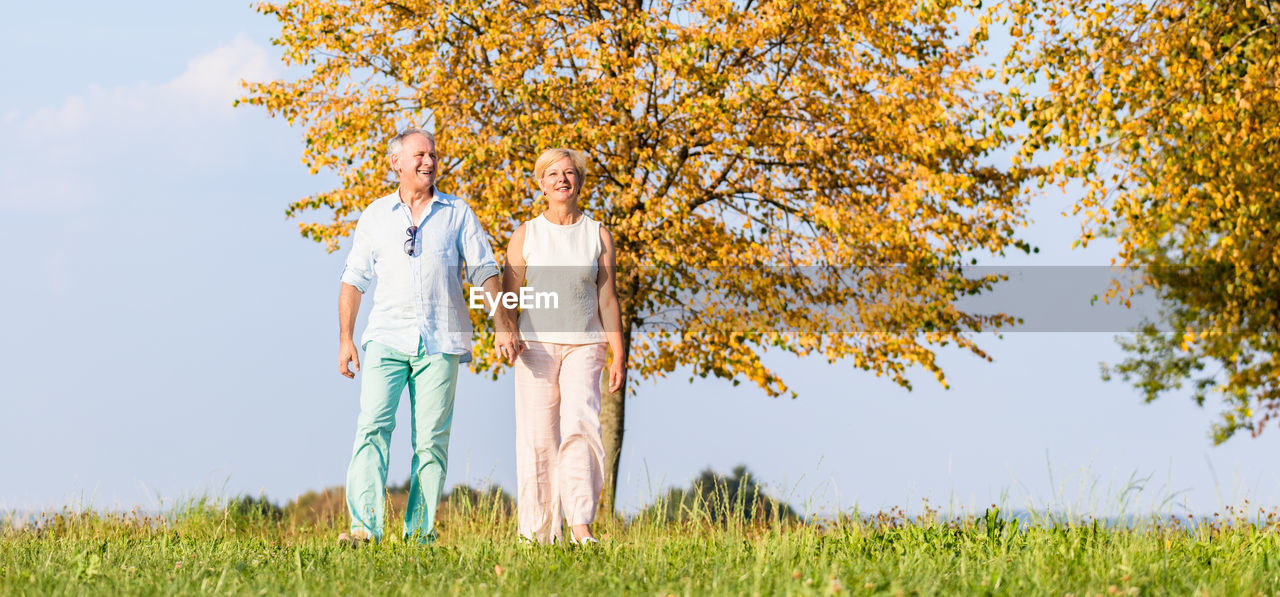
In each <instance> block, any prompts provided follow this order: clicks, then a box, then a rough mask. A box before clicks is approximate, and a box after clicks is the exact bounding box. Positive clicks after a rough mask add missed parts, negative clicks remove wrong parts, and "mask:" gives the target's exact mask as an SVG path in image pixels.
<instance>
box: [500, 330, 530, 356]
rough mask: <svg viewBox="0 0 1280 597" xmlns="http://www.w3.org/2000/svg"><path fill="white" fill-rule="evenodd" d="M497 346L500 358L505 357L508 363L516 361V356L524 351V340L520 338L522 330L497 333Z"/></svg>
mask: <svg viewBox="0 0 1280 597" xmlns="http://www.w3.org/2000/svg"><path fill="white" fill-rule="evenodd" d="M496 336H497V337H496V340H495V348H496V350H497V352H498V357H499V358H504V359H506V360H507V362H508V363H514V362H516V357H519V356H520V353H522V352H524V342H522V341H521V340H520V332H516V331H509V332H503V331H499V332H497V334H496Z"/></svg>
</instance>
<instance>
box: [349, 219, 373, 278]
mask: <svg viewBox="0 0 1280 597" xmlns="http://www.w3.org/2000/svg"><path fill="white" fill-rule="evenodd" d="M366 213H367V212H366ZM368 228H369V225H368V224H367V223H366V222H365V214H361V215H360V219H359V220H357V221H356V231H355V233H354V234H352V235H351V236H352V242H351V252H350V253H348V254H347V264H346V267H344V268H343V269H342V281H343V282H345V283H347V284H350V285H352V286H355V287H356V290H359V291H360V293H361V294H363V293H364V291H366V290H368V289H369V284H370V283H372V282H373V245H372V243H370V242H369V232H368Z"/></svg>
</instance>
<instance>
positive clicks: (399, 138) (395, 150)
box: [387, 126, 436, 156]
mask: <svg viewBox="0 0 1280 597" xmlns="http://www.w3.org/2000/svg"><path fill="white" fill-rule="evenodd" d="M410 135H422V136H423V137H426V138H427V140H428V141H430V142H431V144H432V145H435V144H436V136H435V135H433V134H431V131H428V130H426V129H420V128H417V127H412V126H411V127H409V128H407V129H404V130H403V131H400V132H399V133H396V136H394V137H392V138H391V142H390V143H387V155H389V156H392V155H397V154H399V153H400V146H401V145H402V144H403V143H404V140H405V138H406V137H408V136H410Z"/></svg>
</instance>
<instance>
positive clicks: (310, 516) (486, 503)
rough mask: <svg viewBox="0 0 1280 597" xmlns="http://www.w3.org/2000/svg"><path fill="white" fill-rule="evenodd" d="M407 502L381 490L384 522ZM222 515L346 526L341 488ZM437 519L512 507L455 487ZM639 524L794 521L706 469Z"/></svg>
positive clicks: (401, 490)
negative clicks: (385, 506)
mask: <svg viewBox="0 0 1280 597" xmlns="http://www.w3.org/2000/svg"><path fill="white" fill-rule="evenodd" d="M408 500H409V481H408V480H406V481H405V482H404V483H403V484H401V485H391V486H388V487H387V501H388V506H389V507H388V509H387V513H388V517H390V519H392V520H394V519H396V518H399V517H400V516H402V515H403V513H404V510H405V506H406V504H407V503H408ZM225 509H226V511H227V514H228V515H230V516H233V517H254V518H265V519H268V520H279V521H286V520H287V521H289V522H291V523H293V524H312V525H331V524H334V523H338V524H341V522H342V521H345V520H346V516H347V506H346V492H345V490H344V489H343V488H342V487H341V486H337V487H330V488H327V489H324V490H321V491H309V492H307V493H305V494H303V495H301V496H299V497H298V498H297V499H295V500H293V501H290V502H288V503H286V504H285V505H283V506H281V505H278V504H276V503H275V502H273V501H271V500H270V499H269V498H267V497H266V496H261V495H260V496H251V495H241V496H239V497H236V498H234V499H232V500H230V501H229V502H227V504H226V506H225ZM440 510H441V514H445V513H450V514H467V513H479V514H481V515H482V516H484V517H491V516H492V517H497V518H512V517H514V516H515V511H516V503H515V499H514V498H512V497H511V494H509V493H507V492H506V491H504V490H503V489H502V488H501V487H499V486H497V485H490V486H488V487H486V488H484V489H475V488H472V487H470V486H468V485H457V486H455V487H454V488H453V489H450V490H449V491H448V492H446V493H445V494H444V495H443V496H441V498H440ZM637 517H639V518H653V519H658V520H663V521H667V522H679V521H688V520H693V519H697V520H711V521H715V522H723V521H726V520H731V519H733V520H741V521H745V522H769V521H774V520H780V521H797V520H799V518H800V516H799V514H797V513H796V511H795V509H794V508H792V507H791V505H790V504H787V503H786V502H783V501H781V500H779V499H777V498H775V497H773V496H770V495H768V494H767V493H765V491H764V488H763V487H762V486H761V485H760V484H759V483H758V482H757V481H756V479H755V478H754V477H753V476H752V475H751V473H750V472H749V471H748V470H747V467H746V466H743V465H739V466H737V467H735V468H734V469H733V471H732V472H731V473H730V474H728V475H722V474H719V473H717V472H715V471H713V470H712V469H710V468H708V469H706V470H704V471H702V473H701V474H699V475H698V477H697V478H695V479H694V480H693V481H692V483H690V485H689V487H688V488H680V487H672V488H671V489H669V490H667V492H666V493H665V494H663V495H661V496H659V497H658V498H657V499H656V500H655V501H654V502H653V503H651V504H649V505H648V506H645V507H644V508H643V509H642V510H641V511H640V512H639V513H638V514H637Z"/></svg>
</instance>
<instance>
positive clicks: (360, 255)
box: [338, 214, 373, 378]
mask: <svg viewBox="0 0 1280 597" xmlns="http://www.w3.org/2000/svg"><path fill="white" fill-rule="evenodd" d="M351 236H352V242H351V253H349V254H348V255H347V266H346V267H345V268H343V270H342V286H341V289H340V290H339V291H338V373H341V374H342V375H344V376H346V377H348V378H354V377H355V376H356V374H355V371H359V370H360V353H359V351H357V350H356V343H355V327H356V314H357V313H359V312H360V296H361V295H362V294H364V291H366V290H368V289H369V284H370V283H372V282H373V251H372V245H371V244H370V243H369V238H368V236H369V232H368V224H367V223H366V221H365V217H364V215H363V214H362V215H361V216H360V219H359V220H357V221H356V231H355V234H353V235H351ZM348 363H354V364H355V369H354V371H353V370H352V369H350V368H348V366H347V365H348Z"/></svg>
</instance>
